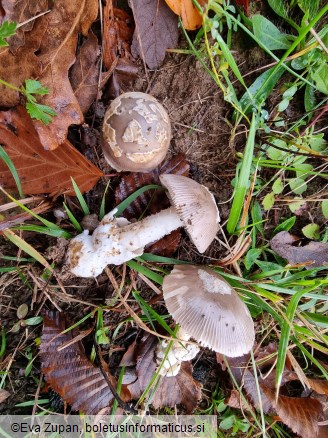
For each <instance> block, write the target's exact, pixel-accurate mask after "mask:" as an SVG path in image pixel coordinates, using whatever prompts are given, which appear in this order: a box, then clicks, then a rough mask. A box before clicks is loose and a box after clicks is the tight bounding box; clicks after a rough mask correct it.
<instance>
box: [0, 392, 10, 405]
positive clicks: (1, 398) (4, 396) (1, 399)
mask: <svg viewBox="0 0 328 438" xmlns="http://www.w3.org/2000/svg"><path fill="white" fill-rule="evenodd" d="M9 396H10V392H8V391H6V390H5V389H0V404H1V403H3V402H4V401H5V400H7V398H8V397H9Z"/></svg>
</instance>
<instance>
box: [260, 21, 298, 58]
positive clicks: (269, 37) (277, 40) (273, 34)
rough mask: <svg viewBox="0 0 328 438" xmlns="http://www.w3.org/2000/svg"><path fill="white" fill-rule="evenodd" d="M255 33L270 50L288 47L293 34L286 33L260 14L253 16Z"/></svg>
mask: <svg viewBox="0 0 328 438" xmlns="http://www.w3.org/2000/svg"><path fill="white" fill-rule="evenodd" d="M252 23H253V31H254V35H255V36H256V38H258V40H259V41H260V42H261V43H262V44H263V45H264V46H265V47H266V48H267V49H269V50H281V49H288V48H289V46H290V40H292V39H294V38H293V36H292V35H286V34H284V33H282V32H280V30H279V29H278V28H277V27H276V26H275V25H274V24H273V23H271V21H270V20H268V19H267V18H265V17H263V16H262V15H260V14H256V15H253V18H252Z"/></svg>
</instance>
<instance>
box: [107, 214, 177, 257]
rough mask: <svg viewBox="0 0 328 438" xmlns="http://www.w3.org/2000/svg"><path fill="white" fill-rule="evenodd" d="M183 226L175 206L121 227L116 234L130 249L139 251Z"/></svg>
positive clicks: (122, 243) (123, 244)
mask: <svg viewBox="0 0 328 438" xmlns="http://www.w3.org/2000/svg"><path fill="white" fill-rule="evenodd" d="M182 226H183V223H182V221H181V219H180V218H179V216H178V214H177V212H176V210H175V208H174V207H170V208H167V209H166V210H162V211H160V212H159V213H156V214H153V215H151V216H148V217H146V218H145V219H143V220H142V221H140V222H136V223H133V224H129V225H126V226H125V227H123V228H119V229H118V231H117V234H116V236H117V237H119V240H120V242H121V245H122V246H125V247H126V248H127V249H128V250H129V251H133V252H135V251H139V250H142V252H143V249H144V247H145V246H147V245H149V244H150V243H153V242H156V241H157V240H159V239H161V238H162V237H164V236H166V235H167V234H170V233H171V232H172V231H173V230H176V229H177V228H180V227H182Z"/></svg>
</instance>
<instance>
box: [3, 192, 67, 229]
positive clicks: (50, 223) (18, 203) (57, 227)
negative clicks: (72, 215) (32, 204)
mask: <svg viewBox="0 0 328 438" xmlns="http://www.w3.org/2000/svg"><path fill="white" fill-rule="evenodd" d="M0 190H1V191H2V192H3V193H4V194H5V195H6V196H7V197H8V198H9V199H10V200H11V201H13V202H14V203H15V204H16V205H17V206H18V207H20V208H21V209H22V210H24V211H26V212H27V213H29V214H30V215H31V216H32V217H34V218H35V219H38V220H39V221H40V222H41V223H43V225H45V226H46V227H48V228H51V229H52V230H61V228H60V227H59V226H58V225H56V224H54V223H53V222H50V221H47V219H44V218H43V217H41V216H39V215H38V214H36V213H34V212H33V211H32V210H30V209H29V208H27V207H26V206H25V205H24V204H22V203H21V202H19V201H17V199H15V198H13V197H12V196H11V195H10V194H9V193H8V192H6V190H5V189H4V188H3V187H1V186H0Z"/></svg>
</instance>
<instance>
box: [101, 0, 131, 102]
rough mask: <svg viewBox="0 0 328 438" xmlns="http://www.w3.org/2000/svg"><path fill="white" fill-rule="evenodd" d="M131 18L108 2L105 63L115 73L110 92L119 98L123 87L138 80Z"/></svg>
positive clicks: (105, 28) (104, 48)
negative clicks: (132, 49)
mask: <svg viewBox="0 0 328 438" xmlns="http://www.w3.org/2000/svg"><path fill="white" fill-rule="evenodd" d="M132 21H133V20H132V19H131V17H130V16H129V15H128V14H127V13H126V12H125V11H123V10H122V9H118V8H114V6H113V1H112V0H108V1H107V2H106V5H105V6H104V32H103V40H102V43H103V62H104V65H105V67H106V68H107V69H108V70H109V71H111V70H113V66H114V71H113V74H112V76H111V79H110V87H109V92H110V95H111V96H112V97H118V96H119V95H120V90H121V89H122V85H125V84H129V83H130V82H131V81H132V80H133V79H135V78H136V76H137V73H138V68H137V66H136V65H135V64H134V62H133V58H132V55H131V53H130V47H131V42H132V36H133V30H134V26H133V25H132Z"/></svg>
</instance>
